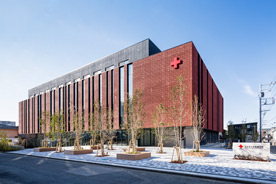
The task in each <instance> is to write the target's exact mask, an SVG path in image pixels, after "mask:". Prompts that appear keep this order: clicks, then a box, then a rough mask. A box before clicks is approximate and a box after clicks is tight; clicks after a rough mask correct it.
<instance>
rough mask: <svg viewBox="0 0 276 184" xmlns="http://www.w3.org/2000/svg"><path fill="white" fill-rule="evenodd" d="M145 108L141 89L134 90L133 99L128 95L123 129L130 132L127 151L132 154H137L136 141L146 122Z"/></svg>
mask: <svg viewBox="0 0 276 184" xmlns="http://www.w3.org/2000/svg"><path fill="white" fill-rule="evenodd" d="M144 106H145V105H144V102H143V91H142V90H140V89H135V90H134V93H133V97H132V98H131V97H129V95H128V98H127V101H126V102H125V104H124V111H125V118H124V125H123V128H125V129H126V130H127V131H128V135H130V136H131V141H130V144H129V149H128V151H127V152H128V153H130V154H136V153H137V151H136V140H137V137H138V136H139V134H140V133H141V131H142V128H143V126H144V121H145V112H144ZM131 148H132V150H131Z"/></svg>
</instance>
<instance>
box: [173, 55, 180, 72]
mask: <svg viewBox="0 0 276 184" xmlns="http://www.w3.org/2000/svg"><path fill="white" fill-rule="evenodd" d="M179 64H181V60H180V59H179V58H178V57H174V58H173V61H172V62H171V66H173V67H174V69H177V68H178V65H179Z"/></svg>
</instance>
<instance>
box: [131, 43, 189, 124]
mask: <svg viewBox="0 0 276 184" xmlns="http://www.w3.org/2000/svg"><path fill="white" fill-rule="evenodd" d="M174 57H178V58H179V59H180V60H181V61H182V64H180V65H179V69H174V68H173V67H172V66H170V63H171V62H172V61H173V59H174ZM179 75H183V76H184V81H185V83H186V84H187V94H188V95H187V97H186V100H187V101H188V102H191V99H192V80H191V79H192V42H189V43H187V44H184V45H181V46H179V47H175V48H173V49H169V50H166V51H163V52H161V53H158V54H155V55H153V56H150V57H147V58H145V59H142V60H139V61H137V62H134V63H133V85H134V86H133V87H134V89H135V88H140V89H142V90H143V91H144V101H145V111H146V122H145V128H150V127H152V124H151V117H152V114H151V113H152V111H153V110H154V109H155V108H156V106H157V105H158V104H160V103H163V104H164V105H166V106H169V105H170V100H169V98H168V97H169V94H170V90H171V86H174V85H175V84H176V78H177V77H178V76H179ZM187 114H188V115H190V114H191V109H190V108H189V109H187ZM183 125H185V126H191V119H190V118H188V116H187V119H186V121H184V122H183Z"/></svg>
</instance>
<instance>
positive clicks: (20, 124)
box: [18, 102, 23, 134]
mask: <svg viewBox="0 0 276 184" xmlns="http://www.w3.org/2000/svg"><path fill="white" fill-rule="evenodd" d="M21 104H22V102H19V103H18V106H19V108H18V124H19V126H18V133H19V134H22V128H21V127H22V124H23V122H22V118H21V117H22V106H21Z"/></svg>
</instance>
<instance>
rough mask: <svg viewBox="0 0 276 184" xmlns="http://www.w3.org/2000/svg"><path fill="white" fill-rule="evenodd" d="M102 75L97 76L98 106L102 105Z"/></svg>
mask: <svg viewBox="0 0 276 184" xmlns="http://www.w3.org/2000/svg"><path fill="white" fill-rule="evenodd" d="M102 97H103V96H102V74H100V75H99V101H100V105H102V100H103V99H102Z"/></svg>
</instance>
